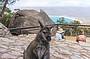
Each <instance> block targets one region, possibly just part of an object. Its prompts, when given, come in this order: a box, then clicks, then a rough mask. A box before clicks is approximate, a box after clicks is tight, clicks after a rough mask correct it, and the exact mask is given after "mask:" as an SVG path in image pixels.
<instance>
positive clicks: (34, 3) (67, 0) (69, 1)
mask: <svg viewBox="0 0 90 59" xmlns="http://www.w3.org/2000/svg"><path fill="white" fill-rule="evenodd" d="M56 6H61V7H67V6H73V7H89V6H90V0H19V1H17V2H16V3H15V4H14V5H12V6H9V7H11V8H14V9H16V8H23V7H56Z"/></svg>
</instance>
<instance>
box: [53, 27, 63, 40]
mask: <svg viewBox="0 0 90 59" xmlns="http://www.w3.org/2000/svg"><path fill="white" fill-rule="evenodd" d="M55 37H56V40H64V30H63V29H62V28H60V27H59V28H58V30H57V32H56V35H55Z"/></svg>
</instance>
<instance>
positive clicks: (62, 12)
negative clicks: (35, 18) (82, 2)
mask: <svg viewBox="0 0 90 59" xmlns="http://www.w3.org/2000/svg"><path fill="white" fill-rule="evenodd" d="M22 9H36V10H39V9H43V10H44V11H45V12H46V13H47V14H48V15H53V16H68V17H78V18H79V19H81V20H82V21H84V23H85V24H89V23H90V20H89V19H90V7H25V8H22ZM86 20H87V21H86Z"/></svg>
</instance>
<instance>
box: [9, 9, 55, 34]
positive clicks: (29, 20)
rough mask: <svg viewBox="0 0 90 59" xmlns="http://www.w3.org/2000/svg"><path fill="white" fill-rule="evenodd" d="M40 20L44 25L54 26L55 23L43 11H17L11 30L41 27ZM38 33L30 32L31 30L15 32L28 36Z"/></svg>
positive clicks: (10, 26)
mask: <svg viewBox="0 0 90 59" xmlns="http://www.w3.org/2000/svg"><path fill="white" fill-rule="evenodd" d="M38 20H40V21H41V22H42V23H43V24H44V25H50V24H53V21H52V20H51V19H50V18H49V16H48V15H47V14H46V13H45V12H44V11H43V10H40V12H38V11H36V10H20V11H17V12H16V14H15V15H14V17H13V19H12V20H11V22H10V25H9V28H17V27H33V26H39V23H38ZM32 30H33V29H32ZM36 32H38V31H29V29H23V30H21V31H20V30H17V31H15V33H16V34H27V33H36Z"/></svg>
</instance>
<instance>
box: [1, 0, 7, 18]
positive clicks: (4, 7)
mask: <svg viewBox="0 0 90 59" xmlns="http://www.w3.org/2000/svg"><path fill="white" fill-rule="evenodd" d="M7 4H8V0H5V1H4V5H3V8H2V11H1V17H3V15H4V11H5V9H6V5H7Z"/></svg>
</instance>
